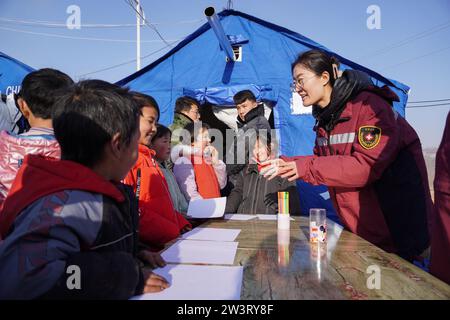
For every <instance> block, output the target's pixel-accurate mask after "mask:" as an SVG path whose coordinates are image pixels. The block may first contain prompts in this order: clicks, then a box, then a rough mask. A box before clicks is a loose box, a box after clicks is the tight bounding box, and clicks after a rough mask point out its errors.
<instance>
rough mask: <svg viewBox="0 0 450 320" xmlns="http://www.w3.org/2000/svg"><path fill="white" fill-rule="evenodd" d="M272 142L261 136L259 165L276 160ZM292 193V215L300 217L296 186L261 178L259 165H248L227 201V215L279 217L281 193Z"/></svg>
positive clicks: (255, 151) (257, 149)
mask: <svg viewBox="0 0 450 320" xmlns="http://www.w3.org/2000/svg"><path fill="white" fill-rule="evenodd" d="M271 150H272V146H271V143H270V140H268V141H266V139H265V138H264V137H263V136H257V139H256V144H255V148H254V149H253V157H254V160H256V162H261V161H265V160H268V159H270V158H273V156H272V154H271ZM281 191H287V192H289V209H290V214H292V215H300V200H299V196H298V192H297V187H296V185H295V182H289V181H287V180H284V179H281V178H276V179H274V180H270V181H269V180H267V179H266V178H264V177H263V176H262V175H261V174H259V168H258V165H257V164H248V165H247V166H246V167H245V168H244V169H243V170H242V171H241V172H240V173H239V175H238V176H237V179H236V184H235V186H234V188H233V190H232V191H231V193H230V195H229V196H228V198H227V205H226V209H225V211H226V212H227V213H244V214H277V213H278V192H281Z"/></svg>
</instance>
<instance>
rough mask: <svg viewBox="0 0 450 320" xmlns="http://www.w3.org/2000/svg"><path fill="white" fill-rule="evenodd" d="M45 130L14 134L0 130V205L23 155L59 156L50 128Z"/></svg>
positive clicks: (57, 145) (57, 146)
mask: <svg viewBox="0 0 450 320" xmlns="http://www.w3.org/2000/svg"><path fill="white" fill-rule="evenodd" d="M42 131H44V130H42ZM45 131H48V134H40V135H32V134H27V135H16V134H14V133H8V132H7V131H2V132H0V155H1V157H0V206H1V204H2V203H3V201H4V200H5V198H6V196H7V194H8V192H9V189H10V188H11V184H12V182H13V181H14V179H15V177H16V174H17V171H18V170H19V167H20V165H21V164H22V161H23V158H24V157H25V155H27V154H41V155H44V156H47V157H53V158H59V157H60V154H61V152H60V149H59V144H58V142H57V141H56V139H55V136H54V135H53V131H52V130H51V129H45ZM30 133H31V132H30Z"/></svg>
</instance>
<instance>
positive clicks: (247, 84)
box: [118, 10, 409, 212]
mask: <svg viewBox="0 0 450 320" xmlns="http://www.w3.org/2000/svg"><path fill="white" fill-rule="evenodd" d="M218 16H219V18H220V22H221V24H222V26H223V29H224V31H225V33H226V35H227V37H228V39H229V41H230V42H231V44H232V45H233V47H235V46H240V47H241V50H242V52H241V54H242V56H241V58H242V61H241V62H237V61H236V62H227V60H226V59H225V53H224V51H223V50H222V48H221V46H220V45H219V42H218V40H217V38H216V36H215V33H214V30H213V29H212V28H211V27H210V25H209V24H208V23H205V24H204V25H202V26H201V27H200V28H199V29H197V30H196V31H195V32H194V33H192V34H191V35H189V36H188V37H186V39H184V40H183V41H182V42H181V43H179V44H178V45H177V46H176V47H175V48H173V49H172V50H170V51H169V52H168V53H167V54H165V55H164V56H162V57H161V58H159V59H158V60H156V61H155V62H153V63H151V64H150V65H148V66H146V67H145V68H143V69H142V70H140V71H138V72H136V73H134V74H132V75H130V76H128V77H126V78H124V79H122V80H121V81H119V82H118V84H119V85H122V86H128V87H130V88H131V89H132V90H136V91H140V92H143V93H146V94H149V95H152V96H153V97H154V98H155V99H156V100H157V101H158V103H159V106H160V108H161V118H160V122H161V123H162V124H165V125H168V124H170V123H171V122H172V120H173V111H174V104H175V100H176V99H177V98H178V97H179V96H182V95H189V96H193V97H195V98H197V99H198V100H200V101H201V102H209V103H212V104H217V105H229V106H233V101H232V97H233V95H234V94H235V93H236V92H238V91H240V90H242V89H244V88H248V89H251V90H252V91H253V92H254V93H255V95H256V97H257V98H258V99H261V100H268V101H272V102H273V103H274V106H275V107H274V108H273V114H274V125H275V128H276V129H278V130H279V134H278V139H279V145H280V151H281V153H282V154H284V155H287V156H292V155H308V154H311V152H312V149H313V144H314V139H315V134H314V132H313V130H312V128H313V125H314V122H315V121H314V119H313V117H312V116H311V115H310V114H292V111H291V100H292V92H291V91H290V84H291V82H292V75H291V63H292V62H293V61H294V60H295V58H296V57H297V56H298V54H299V53H300V52H303V51H306V50H309V49H315V48H319V49H322V50H325V51H328V52H330V53H332V54H333V55H334V56H336V57H337V58H338V59H339V60H340V62H341V69H359V70H362V71H365V72H366V73H368V74H369V75H370V76H371V77H372V79H373V81H374V83H375V84H376V85H378V86H383V85H388V86H389V87H391V89H392V90H393V91H395V92H396V93H397V95H398V96H399V97H400V100H401V101H400V103H396V104H395V106H394V107H395V109H396V110H397V111H398V112H399V113H400V114H401V115H403V116H404V114H405V105H406V102H407V99H408V90H409V87H407V86H406V85H404V84H402V83H399V82H397V81H394V80H390V79H387V78H385V77H383V76H382V75H380V74H378V73H376V72H374V71H372V70H369V69H367V68H365V67H363V66H361V65H358V64H356V63H354V62H352V61H350V60H348V59H345V58H344V57H342V56H340V55H339V54H336V53H335V52H333V51H331V50H329V49H327V48H325V47H324V46H322V45H320V44H318V43H316V42H314V41H312V40H310V39H308V38H306V37H304V36H302V35H300V34H298V33H296V32H293V31H290V30H288V29H285V28H283V27H280V26H277V25H274V24H272V23H269V22H267V21H263V20H261V19H258V18H256V17H253V16H250V15H248V14H245V13H242V12H239V11H234V10H224V11H222V12H221V13H219V14H218ZM298 186H299V191H300V198H301V204H302V207H303V209H304V210H305V209H306V210H305V211H306V212H307V209H308V208H310V207H326V208H328V209H329V210H330V211H333V209H332V205H331V203H330V201H329V200H326V199H327V192H326V188H325V187H323V186H319V187H312V186H310V185H308V184H306V183H302V182H299V184H298Z"/></svg>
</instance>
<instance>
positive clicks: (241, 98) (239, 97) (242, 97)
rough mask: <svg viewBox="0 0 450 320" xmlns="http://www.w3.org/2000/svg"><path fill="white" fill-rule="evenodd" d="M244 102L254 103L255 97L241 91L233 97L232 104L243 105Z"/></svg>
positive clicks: (248, 91)
mask: <svg viewBox="0 0 450 320" xmlns="http://www.w3.org/2000/svg"><path fill="white" fill-rule="evenodd" d="M246 100H250V101H253V102H256V97H255V95H254V94H253V92H251V91H250V90H242V91H239V92H238V93H236V94H235V95H234V97H233V101H234V104H236V105H237V104H241V103H244V102H245V101H246Z"/></svg>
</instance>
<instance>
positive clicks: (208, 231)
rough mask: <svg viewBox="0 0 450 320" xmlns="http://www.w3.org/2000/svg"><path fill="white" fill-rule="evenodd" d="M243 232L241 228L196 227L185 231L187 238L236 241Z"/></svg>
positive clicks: (183, 235)
mask: <svg viewBox="0 0 450 320" xmlns="http://www.w3.org/2000/svg"><path fill="white" fill-rule="evenodd" d="M239 232H241V230H240V229H219V228H195V229H193V230H191V231H189V232H186V233H183V234H182V235H181V238H183V239H185V240H210V241H234V240H235V239H236V237H237V236H238V235H239Z"/></svg>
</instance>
